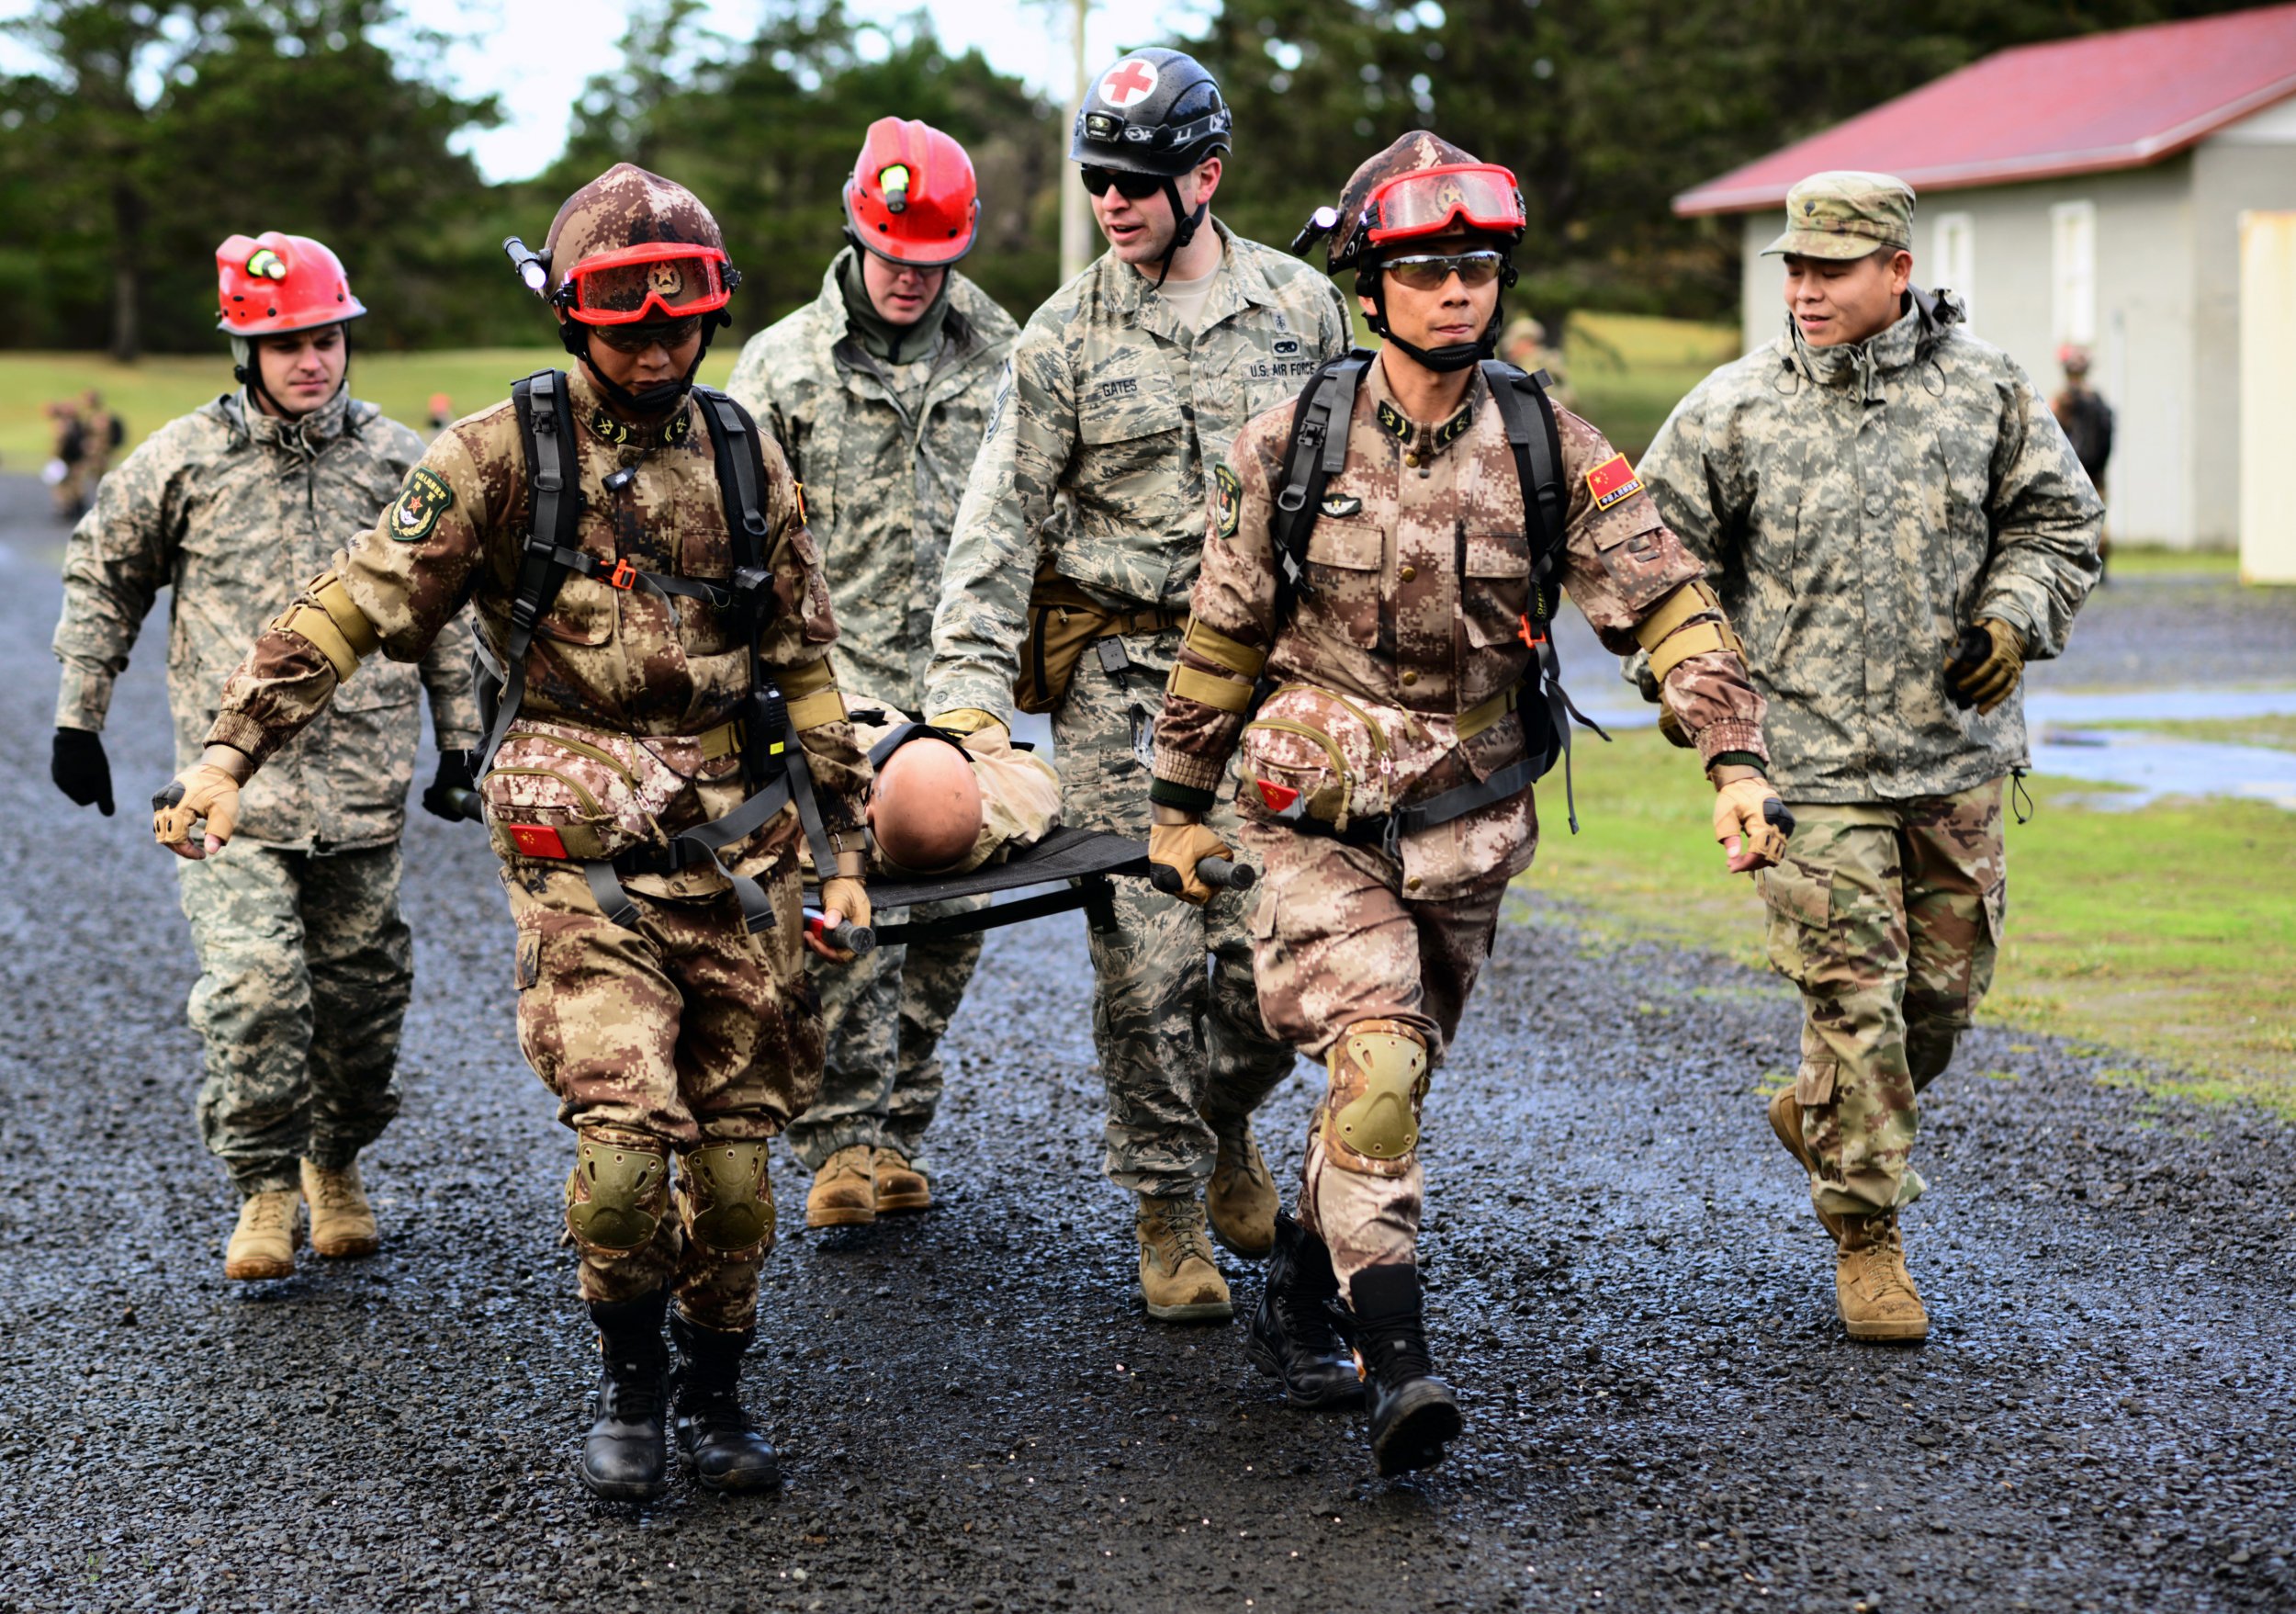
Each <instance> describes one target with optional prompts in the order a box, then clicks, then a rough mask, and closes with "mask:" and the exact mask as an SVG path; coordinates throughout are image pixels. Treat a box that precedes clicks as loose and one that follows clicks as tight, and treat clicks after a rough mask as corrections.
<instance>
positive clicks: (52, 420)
mask: <svg viewBox="0 0 2296 1614" xmlns="http://www.w3.org/2000/svg"><path fill="white" fill-rule="evenodd" d="M48 424H49V431H50V436H49V446H48V468H47V471H46V473H45V476H44V478H43V480H45V481H46V482H47V483H48V496H49V498H50V499H51V500H52V501H53V502H54V505H55V511H56V514H58V515H60V516H62V517H63V519H64V520H66V521H77V520H78V519H79V518H80V514H81V512H83V511H84V510H85V509H86V508H87V503H86V501H85V500H84V498H83V497H82V484H81V480H80V466H81V462H82V461H83V460H84V459H85V458H86V457H87V431H86V429H85V428H84V426H82V425H81V424H80V412H79V411H78V410H76V409H74V408H73V407H72V405H71V404H69V403H66V402H64V401H62V400H58V401H56V402H54V403H51V404H50V405H49V406H48Z"/></svg>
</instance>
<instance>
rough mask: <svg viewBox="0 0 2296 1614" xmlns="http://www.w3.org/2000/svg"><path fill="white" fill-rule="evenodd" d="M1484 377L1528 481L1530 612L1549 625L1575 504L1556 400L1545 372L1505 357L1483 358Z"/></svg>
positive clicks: (1519, 475)
mask: <svg viewBox="0 0 2296 1614" xmlns="http://www.w3.org/2000/svg"><path fill="white" fill-rule="evenodd" d="M1483 378H1484V379H1485V380H1486V381H1488V382H1489V383H1490V385H1491V397H1492V398H1493V399H1494V400H1495V401H1497V403H1498V405H1499V418H1500V419H1501V420H1502V421H1503V422H1505V423H1506V428H1507V446H1508V447H1510V448H1512V449H1513V450H1514V474H1515V480H1517V481H1519V482H1521V483H1522V485H1523V530H1524V531H1525V533H1526V534H1528V535H1529V536H1530V540H1531V585H1532V589H1531V616H1532V619H1533V621H1534V622H1535V623H1542V624H1543V623H1545V622H1548V621H1549V620H1551V619H1552V618H1553V616H1554V615H1555V607H1556V605H1557V604H1559V596H1560V594H1561V592H1562V591H1561V588H1560V586H1559V583H1558V582H1557V581H1556V578H1557V574H1558V573H1559V572H1560V571H1561V570H1562V555H1563V542H1564V536H1563V535H1564V532H1565V525H1564V518H1565V516H1566V515H1567V514H1568V513H1569V511H1570V499H1569V497H1568V495H1567V494H1566V493H1565V492H1564V491H1563V486H1562V434H1561V433H1560V432H1559V430H1558V429H1557V428H1556V425H1555V405H1554V401H1552V400H1551V399H1549V398H1548V396H1547V385H1548V377H1547V372H1546V371H1544V370H1540V371H1537V372H1536V373H1535V374H1528V375H1526V374H1525V373H1524V372H1523V371H1522V370H1519V369H1517V368H1515V367H1514V366H1513V365H1511V364H1507V363H1505V362H1504V361H1503V360H1500V359H1486V360H1484V361H1483Z"/></svg>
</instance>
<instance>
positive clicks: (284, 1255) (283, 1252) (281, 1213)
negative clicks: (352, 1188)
mask: <svg viewBox="0 0 2296 1614" xmlns="http://www.w3.org/2000/svg"><path fill="white" fill-rule="evenodd" d="M302 1207H303V1195H302V1193H301V1192H300V1191H298V1190H296V1189H292V1188H277V1189H272V1190H270V1191H267V1192H264V1193H251V1194H249V1195H248V1196H247V1197H246V1198H245V1199H243V1200H242V1201H241V1202H240V1203H239V1225H238V1226H236V1227H234V1228H232V1229H231V1243H230V1244H229V1245H227V1246H226V1247H224V1250H223V1275H224V1276H225V1277H226V1278H242V1279H253V1278H286V1277H289V1276H291V1275H292V1274H293V1273H294V1271H295V1247H296V1246H297V1245H298V1244H300V1243H302V1241H303V1221H302V1217H301V1215H300V1212H301V1210H302Z"/></svg>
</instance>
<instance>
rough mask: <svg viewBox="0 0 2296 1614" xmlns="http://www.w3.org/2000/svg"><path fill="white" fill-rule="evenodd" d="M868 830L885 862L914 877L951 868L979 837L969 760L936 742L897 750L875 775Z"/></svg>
mask: <svg viewBox="0 0 2296 1614" xmlns="http://www.w3.org/2000/svg"><path fill="white" fill-rule="evenodd" d="M869 828H870V829H871V830H872V831H873V832H874V833H875V835H876V837H877V851H878V853H879V855H880V856H882V857H883V858H884V861H885V862H887V863H892V864H895V866H897V867H899V868H902V869H905V870H906V871H908V872H909V873H911V874H917V875H931V874H939V873H941V872H942V871H944V870H948V869H951V868H954V867H955V866H956V865H957V864H958V863H962V862H963V861H964V859H965V858H966V856H967V855H968V854H970V853H971V852H972V851H973V847H974V842H976V841H978V840H979V839H980V833H981V786H980V782H979V781H978V780H976V779H975V778H974V776H973V763H972V760H971V759H970V758H968V757H967V756H966V755H965V753H964V752H963V751H962V750H961V749H959V748H958V747H956V746H953V745H947V744H944V743H942V742H941V741H940V740H938V739H917V740H915V741H912V742H911V743H909V744H907V745H905V746H902V747H901V748H900V749H899V750H897V751H895V752H894V753H893V754H892V755H891V756H889V757H887V758H886V759H885V760H884V766H883V767H881V768H879V769H878V770H877V783H876V786H875V788H874V789H872V791H871V792H870V795H869Z"/></svg>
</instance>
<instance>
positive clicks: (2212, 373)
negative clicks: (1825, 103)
mask: <svg viewBox="0 0 2296 1614" xmlns="http://www.w3.org/2000/svg"><path fill="white" fill-rule="evenodd" d="M1833 168H1862V169H1874V170H1879V171H1881V172H1883V173H1887V174H1894V175H1897V176H1898V177H1900V178H1902V179H1904V180H1906V181H1907V182H1908V184H1910V185H1911V186H1913V188H1914V191H1915V193H1916V195H1917V196H1918V198H1919V202H1918V204H1917V210H1916V215H1915V220H1914V259H1915V269H1914V277H1915V279H1916V281H1917V282H1919V283H1920V284H1923V285H1930V286H1942V287H1946V288H1951V289H1953V291H1955V292H1957V293H1959V294H1961V296H1962V297H1963V298H1964V299H1965V300H1966V301H1967V303H1968V304H1969V308H1970V313H1971V327H1972V329H1973V330H1974V331H1975V333H1976V334H1978V335H1979V336H1981V337H1983V338H1985V339H1986V341H1989V342H1992V343H1994V344H1998V345H1999V346H2001V347H2003V348H2006V349H2007V350H2008V351H2009V353H2010V354H2011V355H2012V356H2014V357H2015V358H2017V360H2018V361H2019V362H2020V364H2022V365H2023V366H2024V367H2025V368H2026V369H2027V370H2028V371H2029V372H2030V373H2031V374H2032V376H2033V377H2034V378H2035V379H2036V380H2038V381H2040V382H2041V383H2042V384H2043V387H2044V389H2052V390H2053V389H2054V387H2055V385H2056V383H2057V380H2058V365H2057V360H2056V355H2057V353H2058V351H2059V349H2060V348H2062V347H2063V346H2065V345H2067V344H2072V345H2078V346H2082V347H2086V348H2088V349H2089V350H2090V352H2091V354H2092V356H2093V361H2094V367H2093V369H2092V371H2091V374H2090V379H2091V381H2092V382H2093V383H2094V384H2095V385H2096V386H2097V387H2098V388H2099V390H2100V391H2102V392H2103V393H2104V394H2105V395H2106V397H2107V399H2108V400H2109V401H2110V402H2111V403H2112V405H2113V407H2114V409H2115V410H2116V411H2117V412H2118V414H2119V417H2120V419H2119V430H2118V432H2117V434H2116V446H2115V448H2114V453H2113V459H2112V465H2111V468H2110V473H2109V475H2108V477H2107V479H2106V480H2107V489H2106V491H2107V493H2108V496H2109V503H2110V508H2111V514H2110V523H2109V525H2110V530H2111V531H2112V532H2113V534H2114V536H2116V537H2118V538H2121V539H2122V540H2125V541H2133V542H2140V543H2158V544H2168V545H2174V546H2177V547H2205V548H2230V547H2234V545H2235V544H2236V542H2237V540H2238V534H2239V508H2240V482H2241V477H2240V452H2239V444H2240V438H2241V427H2240V407H2241V406H2240V398H2241V387H2240V381H2239V378H2240V371H2241V366H2242V364H2243V362H2244V352H2243V343H2242V333H2241V319H2240V306H2241V297H2242V286H2241V261H2242V260H2241V245H2240V243H2241V216H2242V215H2243V214H2244V213H2247V212H2262V211H2273V210H2280V209H2296V5H2279V6H2261V7H2258V8H2257V9H2255V10H2250V11H2241V12H2233V13H2229V14H2227V15H2224V16H2221V17H2205V18H2200V19H2198V20H2194V21H2189V22H2173V23H2162V24H2157V25H2155V26H2152V27H2148V28H2127V29H2123V30H2121V31H2119V32H2116V33H2108V34H2095V35H2090V36H2088V37H2085V38H2081V39H2072V40H2054V41H2052V42H2050V43H2046V44H2040V45H2028V46H2023V47H2020V48H2019V49H2017V50H2011V51H1999V52H1998V53H1997V54H1995V55H1992V56H1988V57H1986V58H1985V59H1984V60H1983V61H1981V62H1975V63H1972V64H1971V65H1970V66H1968V67H1965V68H1963V69H1962V70H1961V71H1960V72H1958V73H1949V74H1947V75H1946V76H1945V77H1943V78H1941V79H1939V80H1937V81H1935V82H1934V83H1932V84H1929V85H1923V86H1922V87H1921V88H1919V89H1918V90H1915V91H1913V92H1911V93H1910V94H1908V95H1904V96H1898V97H1897V98H1896V100H1894V101H1889V102H1885V104H1883V105H1882V106H1879V107H1874V109H1873V110H1871V111H1869V112H1866V113H1863V114H1862V115H1861V116H1859V117H1856V118H1852V119H1850V120H1849V121H1847V122H1845V123H1840V124H1837V125H1835V126H1834V127H1833V128H1831V129H1829V130H1824V131H1822V132H1821V133H1818V134H1815V135H1812V136H1810V137H1809V138H1808V139H1806V140H1803V141H1796V142H1795V143H1794V144H1793V145H1790V146H1786V147H1784V148H1783V149H1782V150H1779V151H1776V152H1771V153H1770V154H1769V155H1767V156H1765V157H1761V158H1759V159H1757V160H1756V161H1754V162H1751V163H1749V164H1745V165H1744V166H1743V167H1740V168H1737V169H1734V170H1732V171H1731V172H1730V173H1728V174H1725V175H1719V176H1718V177H1716V178H1714V179H1711V180H1708V181H1707V182H1706V183H1705V184H1704V185H1701V186H1696V187H1694V188H1693V189H1691V190H1688V191H1685V192H1683V194H1682V195H1681V196H1678V197H1676V198H1674V210H1675V211H1676V212H1677V213H1679V214H1683V215H1685V216H1697V215H1728V214H1736V215H1743V216H1744V220H1743V227H1742V241H1743V248H1742V254H1743V262H1744V318H1745V330H1746V340H1747V344H1748V346H1749V348H1751V347H1753V346H1755V345H1758V344H1762V343H1765V342H1768V341H1771V340H1773V339H1774V338H1776V337H1777V336H1778V335H1779V334H1780V333H1781V332H1782V330H1783V328H1784V307H1783V300H1782V295H1781V278H1782V274H1781V269H1780V265H1779V264H1778V262H1777V260H1775V259H1764V258H1762V257H1761V255H1760V254H1761V249H1762V247H1763V246H1765V245H1767V244H1768V243H1769V242H1770V241H1771V239H1772V238H1773V237H1774V236H1775V235H1776V233H1777V231H1778V230H1779V229H1780V227H1781V223H1782V214H1781V211H1780V209H1782V207H1783V205H1784V200H1785V194H1786V192H1787V190H1788V189H1789V188H1790V187H1791V186H1793V185H1794V184H1795V181H1797V180H1799V179H1801V178H1803V177H1804V176H1805V175H1810V174H1815V173H1818V172H1820V171H1823V170H1826V169H1833ZM2250 294H2251V296H2252V297H2253V296H2255V295H2256V294H2257V288H2253V287H2252V288H2250ZM2273 295H2277V293H2275V294H2273ZM2248 362H2250V363H2252V364H2253V363H2256V362H2259V361H2257V359H2255V358H2253V357H2251V358H2249V360H2248Z"/></svg>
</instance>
